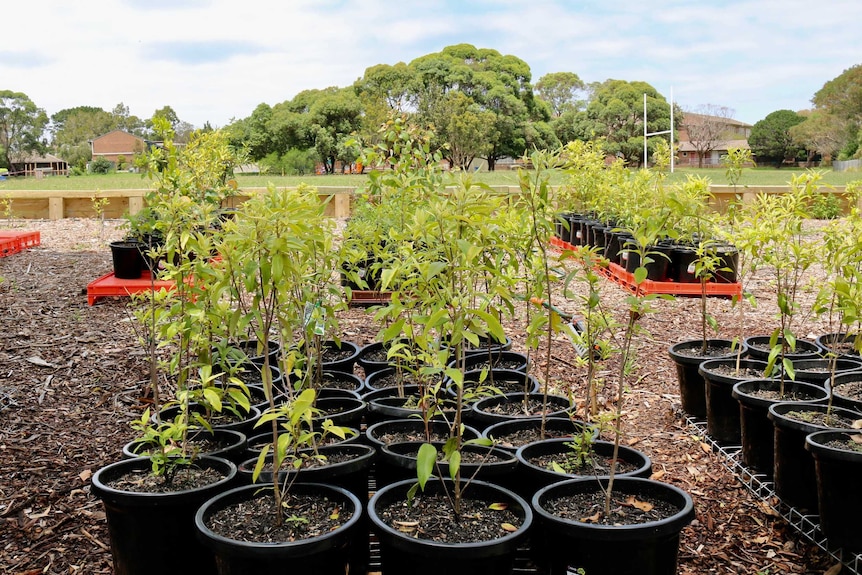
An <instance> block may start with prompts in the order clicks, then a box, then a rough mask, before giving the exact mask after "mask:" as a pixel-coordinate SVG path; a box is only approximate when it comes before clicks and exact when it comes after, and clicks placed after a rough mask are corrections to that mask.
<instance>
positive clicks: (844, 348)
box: [814, 333, 859, 359]
mask: <svg viewBox="0 0 862 575" xmlns="http://www.w3.org/2000/svg"><path fill="white" fill-rule="evenodd" d="M814 343H816V344H817V347H819V348H820V352H821V354H822V355H824V356H828V355H829V354H837V355H838V357H843V358H847V359H859V352H858V351H856V350H855V349H854V345H855V343H856V334H849V333H824V334H822V335H819V336H817V338H816V339H815V340H814Z"/></svg>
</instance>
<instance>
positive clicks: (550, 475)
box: [512, 438, 652, 499]
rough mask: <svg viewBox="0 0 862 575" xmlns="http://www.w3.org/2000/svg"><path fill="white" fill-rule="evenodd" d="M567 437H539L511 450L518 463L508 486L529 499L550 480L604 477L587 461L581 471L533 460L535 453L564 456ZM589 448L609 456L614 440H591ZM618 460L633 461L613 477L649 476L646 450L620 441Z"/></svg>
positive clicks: (649, 468)
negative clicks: (550, 466) (566, 470)
mask: <svg viewBox="0 0 862 575" xmlns="http://www.w3.org/2000/svg"><path fill="white" fill-rule="evenodd" d="M571 441H572V440H571V439H566V438H557V439H542V440H539V441H534V442H532V443H528V444H526V445H522V446H521V447H519V448H518V451H516V452H515V457H517V459H518V463H519V464H520V465H519V467H518V473H517V479H516V480H515V482H514V484H513V486H512V489H513V490H514V491H515V492H516V493H517V494H518V495H520V496H521V497H524V498H526V499H531V498H532V497H533V495H534V494H535V493H536V492H537V491H538V490H539V489H541V488H543V487H545V486H547V485H550V484H552V483H557V482H560V481H565V480H567V479H573V478H576V477H605V476H607V475H608V473H605V472H597V471H596V470H595V469H593V467H592V466H590V465H585V466H584V469H583V472H582V473H562V472H558V471H554V470H552V469H548V468H546V467H543V466H541V465H539V464H537V463H536V458H539V457H544V456H548V455H551V456H556V455H561V456H565V455H566V454H570V453H572V448H571V447H570V446H569V444H570V443H571ZM590 449H591V450H592V451H593V452H594V453H595V454H596V455H600V456H602V457H608V458H610V457H611V456H612V455H613V452H614V444H613V443H612V442H610V441H594V442H593V443H592V445H591V446H590ZM618 461H621V462H625V463H627V464H629V465H633V466H634V467H635V469H633V470H631V471H626V472H622V473H621V472H617V474H616V476H617V477H627V476H631V477H649V476H650V475H652V461H650V458H649V456H648V455H647V454H645V453H643V452H641V451H638V450H637V449H633V448H631V447H627V446H625V445H620V447H619V456H618Z"/></svg>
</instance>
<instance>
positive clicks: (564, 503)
mask: <svg viewBox="0 0 862 575" xmlns="http://www.w3.org/2000/svg"><path fill="white" fill-rule="evenodd" d="M542 507H544V508H545V509H547V510H548V511H550V512H551V513H552V514H554V515H556V516H557V517H562V518H563V519H569V520H571V521H578V522H580V523H593V524H601V525H638V524H641V523H649V522H651V521H660V520H662V519H667V518H668V517H673V516H674V515H675V514H676V513H677V512H678V511H679V509H678V508H677V507H676V506H674V505H671V504H670V503H668V502H666V501H662V500H661V499H657V498H651V497H642V496H641V497H636V496H634V495H627V494H624V493H614V495H613V497H612V498H611V513H610V515H609V516H606V515H605V494H604V492H603V491H601V490H599V491H595V492H590V493H579V494H576V495H568V496H565V497H558V498H555V499H549V500H547V501H545V502H544V503H543V505H542Z"/></svg>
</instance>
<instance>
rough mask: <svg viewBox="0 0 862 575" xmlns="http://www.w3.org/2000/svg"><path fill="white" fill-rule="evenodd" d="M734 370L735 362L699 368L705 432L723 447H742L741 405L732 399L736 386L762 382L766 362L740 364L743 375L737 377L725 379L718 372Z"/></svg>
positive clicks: (713, 362)
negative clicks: (703, 398) (701, 381)
mask: <svg viewBox="0 0 862 575" xmlns="http://www.w3.org/2000/svg"><path fill="white" fill-rule="evenodd" d="M735 366H736V359H710V360H707V361H704V362H703V363H701V364H700V368H698V371H699V373H700V375H701V377H703V380H704V382H705V389H706V430H707V433H709V435H710V436H711V437H712V438H713V439H714V440H715V441H716V443H719V444H721V445H739V443H740V440H741V433H740V425H741V424H740V421H739V403H738V402H737V401H736V399H734V398H733V386H734V385H736V384H737V383H739V382H740V381H745V380H747V379H759V378H762V377H763V370H764V369H765V368H766V362H765V361H758V360H755V359H743V360H740V361H739V367H740V370H742V371H741V372H740V373H739V374H738V375H725V374H722V373H718V372H717V371H716V370H718V369H719V368H722V367H735ZM750 371H754V372H755V373H749V372H750Z"/></svg>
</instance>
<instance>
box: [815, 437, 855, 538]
mask: <svg viewBox="0 0 862 575" xmlns="http://www.w3.org/2000/svg"><path fill="white" fill-rule="evenodd" d="M851 435H857V436H858V435H859V432H856V433H851V432H846V431H817V432H815V433H811V434H809V435H808V436H807V437H806V438H805V449H807V450H808V451H809V452H810V453H811V455H812V456H813V457H814V466H815V474H816V477H817V502H818V509H819V510H820V528H821V529H822V530H823V534H824V535H825V536H826V539H827V540H828V541H829V545H830V546H831V547H833V548H838V547H840V548H842V549H843V550H844V552H845V553H848V552H849V553H859V552H862V529H859V517H862V493H860V490H859V478H860V477H862V451H859V450H853V449H849V448H848V449H843V448H841V447H839V446H837V445H835V444H833V445H830V443H831V442H835V441H837V442H848V441H851V440H850V436H851ZM857 445H858V444H857Z"/></svg>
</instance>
